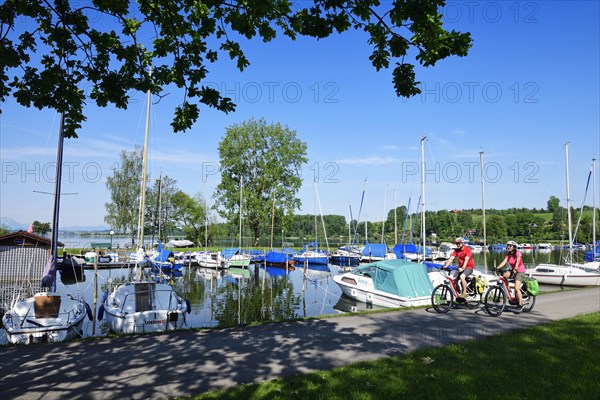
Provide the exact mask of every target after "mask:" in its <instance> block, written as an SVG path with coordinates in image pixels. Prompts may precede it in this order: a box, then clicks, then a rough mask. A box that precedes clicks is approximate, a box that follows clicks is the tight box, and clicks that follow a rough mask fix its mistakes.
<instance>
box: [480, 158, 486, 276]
mask: <svg viewBox="0 0 600 400" xmlns="http://www.w3.org/2000/svg"><path fill="white" fill-rule="evenodd" d="M479 170H480V173H481V209H482V210H483V268H484V269H487V257H486V251H485V250H486V249H487V242H486V238H487V235H486V230H485V190H484V182H485V177H484V176H483V151H480V152H479Z"/></svg>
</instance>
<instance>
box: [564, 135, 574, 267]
mask: <svg viewBox="0 0 600 400" xmlns="http://www.w3.org/2000/svg"><path fill="white" fill-rule="evenodd" d="M565 165H566V169H565V172H566V182H567V223H568V224H569V263H572V262H573V233H572V231H571V189H570V184H569V142H567V143H565Z"/></svg>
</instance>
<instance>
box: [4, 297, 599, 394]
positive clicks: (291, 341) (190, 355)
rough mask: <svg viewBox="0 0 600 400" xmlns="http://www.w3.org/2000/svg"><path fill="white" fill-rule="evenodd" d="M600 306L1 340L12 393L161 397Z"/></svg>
mask: <svg viewBox="0 0 600 400" xmlns="http://www.w3.org/2000/svg"><path fill="white" fill-rule="evenodd" d="M597 311H600V288H592V289H581V290H573V291H565V292H557V293H552V294H546V295H543V296H539V297H538V299H537V304H536V306H535V309H534V310H533V312H532V313H530V314H514V313H512V312H505V313H504V314H502V315H501V316H500V317H498V318H493V317H490V316H488V315H487V314H486V313H485V312H484V311H483V310H481V309H480V310H477V311H473V310H467V309H457V310H451V311H450V312H449V313H448V314H437V313H436V312H435V311H433V310H432V309H423V308H422V309H415V310H403V311H398V312H389V313H378V314H370V315H358V316H348V317H341V318H340V317H338V318H325V319H318V320H309V321H299V322H288V323H281V324H272V325H264V326H258V327H243V328H233V329H224V330H212V331H189V332H188V331H186V332H175V333H169V334H161V335H152V336H131V337H123V338H117V339H110V338H103V339H99V340H97V341H75V342H67V343H59V344H47V345H44V344H38V345H30V346H10V347H3V348H0V363H1V365H0V397H1V398H2V399H3V400H6V399H44V400H52V399H70V400H71V399H119V400H120V399H158V398H169V397H175V396H190V395H193V394H198V393H202V392H204V391H208V390H212V389H219V388H225V387H230V386H234V385H237V384H240V383H249V382H258V381H263V380H266V379H272V378H275V377H278V376H284V375H295V374H300V373H305V372H310V371H315V370H320V369H329V368H334V367H338V366H342V365H345V364H348V363H351V362H355V361H360V360H374V359H377V358H380V357H385V356H392V355H398V354H405V353H408V352H410V351H413V350H415V349H418V348H423V347H432V346H439V345H444V344H448V343H453V342H460V341H464V340H468V339H476V338H480V337H483V336H489V335H493V334H496V333H499V332H504V331H507V330H510V329H514V328H515V327H516V328H524V327H528V326H533V325H537V324H542V323H545V322H548V321H552V320H559V319H562V318H569V317H573V316H575V315H579V314H589V313H593V312H597Z"/></svg>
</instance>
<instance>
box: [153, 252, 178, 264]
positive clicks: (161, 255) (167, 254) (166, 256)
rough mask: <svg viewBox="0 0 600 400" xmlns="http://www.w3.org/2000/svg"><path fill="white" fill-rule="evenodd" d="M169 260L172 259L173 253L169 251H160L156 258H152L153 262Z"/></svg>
mask: <svg viewBox="0 0 600 400" xmlns="http://www.w3.org/2000/svg"><path fill="white" fill-rule="evenodd" d="M169 258H174V256H173V252H172V251H171V250H162V251H161V252H160V253H158V255H157V256H156V257H154V261H159V262H167V261H169Z"/></svg>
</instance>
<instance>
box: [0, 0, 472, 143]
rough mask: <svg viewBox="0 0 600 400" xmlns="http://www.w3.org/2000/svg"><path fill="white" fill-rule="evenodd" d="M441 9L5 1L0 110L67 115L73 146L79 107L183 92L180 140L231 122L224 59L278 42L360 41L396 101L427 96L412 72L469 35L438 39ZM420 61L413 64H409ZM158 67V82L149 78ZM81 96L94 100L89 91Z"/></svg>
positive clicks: (405, 2) (364, 2)
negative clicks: (205, 123)
mask: <svg viewBox="0 0 600 400" xmlns="http://www.w3.org/2000/svg"><path fill="white" fill-rule="evenodd" d="M444 5H445V1H444V0H393V1H389V2H384V3H382V2H380V0H360V1H356V0H346V1H343V0H314V1H311V2H294V3H292V2H291V1H289V0H264V1H240V0H231V1H227V2H224V1H214V0H205V1H199V0H136V1H132V0H130V1H126V0H121V1H113V0H90V1H81V2H79V1H69V0H5V1H4V2H2V4H0V102H4V101H5V100H6V99H7V98H8V97H9V96H11V95H12V96H13V97H14V98H15V99H16V100H17V102H19V103H20V104H22V105H24V106H27V107H30V106H34V107H37V108H40V109H41V108H51V109H55V110H57V111H59V112H64V113H65V114H66V122H65V136H66V137H76V136H77V134H76V131H77V130H78V129H79V128H80V127H81V123H82V122H83V121H84V120H85V116H84V114H83V107H84V105H85V104H86V102H90V101H94V102H95V103H96V104H97V105H98V106H100V107H105V106H107V105H108V104H113V105H115V106H116V107H119V108H127V105H128V103H129V101H130V95H131V94H132V93H133V92H135V91H141V92H144V93H145V92H146V91H148V90H150V91H151V92H152V93H153V94H155V95H159V96H162V95H164V94H165V92H168V91H171V90H172V88H173V87H177V88H180V89H182V90H181V93H182V98H181V102H180V103H179V105H178V106H177V107H176V109H175V112H174V118H173V122H172V126H173V129H174V130H175V131H182V130H186V129H188V128H189V127H191V126H192V124H193V123H194V122H195V121H196V120H197V119H198V115H199V106H200V105H205V106H209V107H214V108H216V109H219V110H221V111H224V112H230V111H233V110H234V109H235V104H234V103H233V102H232V101H231V99H230V98H228V97H224V96H222V94H221V93H220V92H219V91H218V90H216V89H214V88H209V87H207V86H205V85H204V84H203V83H204V82H205V79H206V77H207V75H208V74H209V67H210V66H211V64H212V63H215V62H216V61H217V60H218V59H219V57H222V56H223V55H225V56H227V57H229V58H231V59H232V60H234V61H235V62H236V63H237V67H238V69H239V70H240V71H241V70H244V68H246V67H247V66H248V65H249V64H250V61H249V60H248V59H247V58H246V55H245V54H244V51H243V49H242V48H243V47H244V46H247V45H248V43H247V42H248V40H251V39H254V38H258V39H261V40H262V41H264V42H269V41H271V40H273V39H274V38H275V37H276V36H277V35H284V36H287V37H289V38H291V39H295V38H296V37H298V36H310V37H314V38H316V39H321V38H325V37H327V36H330V35H331V34H333V33H334V32H337V33H340V32H344V31H348V30H351V29H354V30H360V31H364V32H365V34H366V42H367V43H368V45H369V46H370V47H371V48H372V50H373V52H372V53H371V55H370V57H369V59H370V60H371V62H372V64H373V66H374V67H375V69H377V70H380V69H382V68H383V69H388V68H391V70H392V72H391V73H392V82H393V86H394V89H395V91H396V93H397V94H398V96H406V97H408V96H412V95H415V94H417V93H420V89H419V82H418V81H417V80H416V76H415V70H414V64H416V63H417V62H418V63H419V64H421V65H422V66H425V67H429V66H433V65H435V64H436V63H437V62H438V61H439V60H442V59H444V58H446V57H449V56H452V55H458V56H465V55H466V54H467V52H468V50H469V48H470V47H471V43H472V41H471V37H470V34H469V33H461V32H457V31H454V30H452V31H448V30H445V29H444V28H443V24H442V18H443V15H442V14H441V12H442V10H443V8H444ZM413 57H414V59H413ZM149 66H152V74H148V73H147V71H148V67H149ZM84 88H86V89H89V90H85V91H84Z"/></svg>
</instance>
